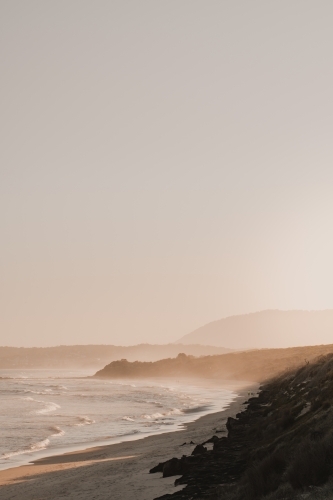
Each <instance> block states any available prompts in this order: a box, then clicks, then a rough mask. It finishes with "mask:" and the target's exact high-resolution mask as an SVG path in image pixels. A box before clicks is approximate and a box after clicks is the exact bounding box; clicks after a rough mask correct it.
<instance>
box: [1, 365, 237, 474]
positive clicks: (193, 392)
mask: <svg viewBox="0 0 333 500" xmlns="http://www.w3.org/2000/svg"><path fill="white" fill-rule="evenodd" d="M91 375H92V373H91V372H88V371H73V370H72V371H70V370H66V371H65V370H0V469H6V468H10V467H14V466H17V465H21V464H23V463H28V462H29V461H31V460H35V459H37V458H40V457H42V456H49V455H54V454H57V453H61V452H65V451H70V450H78V449H84V448H88V447H90V446H94V445H98V444H107V443H110V444H111V443H116V442H121V441H125V440H131V439H138V438H140V437H144V436H146V435H148V434H159V433H163V432H168V431H173V430H179V429H180V428H182V427H183V426H184V424H185V423H186V422H189V421H193V420H195V419H196V418H199V417H200V416H202V415H204V414H207V413H211V412H215V411H221V410H223V409H224V408H226V407H227V406H228V405H229V404H230V402H231V401H232V400H234V399H235V398H236V397H237V394H236V393H234V392H232V391H230V390H226V389H223V388H219V387H216V386H215V387H209V386H205V385H202V384H199V385H196V384H193V383H187V382H186V383H184V382H182V381H177V380H173V379H164V380H159V379H157V380H154V381H153V380H143V379H141V380H130V381H128V380H109V379H95V378H91V377H90V376H91Z"/></svg>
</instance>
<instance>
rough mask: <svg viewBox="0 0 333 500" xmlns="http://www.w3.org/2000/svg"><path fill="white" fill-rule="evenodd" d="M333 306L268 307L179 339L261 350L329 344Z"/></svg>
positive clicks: (183, 342)
mask: <svg viewBox="0 0 333 500" xmlns="http://www.w3.org/2000/svg"><path fill="white" fill-rule="evenodd" d="M332 341H333V309H328V310H325V311H278V310H267V311H261V312H256V313H251V314H243V315H240V316H229V317H227V318H224V319H220V320H218V321H213V322H212V323H208V324H207V325H205V326H202V327H200V328H198V329H197V330H194V331H193V332H191V333H188V334H187V335H184V337H182V338H181V339H179V341H178V343H181V344H209V345H215V346H224V347H229V348H231V349H257V348H258V349H260V348H279V347H282V348H284V347H294V346H301V345H318V344H329V343H331V342H332Z"/></svg>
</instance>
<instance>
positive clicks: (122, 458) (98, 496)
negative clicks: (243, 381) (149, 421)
mask: <svg viewBox="0 0 333 500" xmlns="http://www.w3.org/2000/svg"><path fill="white" fill-rule="evenodd" d="M223 386H224V385H223ZM227 388H230V389H232V390H234V391H235V392H237V393H238V394H239V397H238V398H237V399H236V400H235V401H234V402H233V403H231V404H230V406H229V407H228V408H226V409H225V410H224V411H221V412H217V413H211V414H209V415H205V416H203V417H201V418H199V419H198V420H196V421H195V422H191V423H189V424H187V425H186V428H185V429H183V430H180V431H176V432H169V433H165V434H159V435H155V436H148V437H145V438H143V439H139V440H136V441H127V442H123V443H119V444H112V445H106V446H100V447H95V448H89V449H86V450H82V451H79V452H77V451H76V452H71V453H65V454H62V455H57V456H52V457H48V458H43V459H40V460H38V461H36V462H34V463H32V464H29V465H24V466H21V467H16V468H12V469H7V470H4V471H0V498H1V499H2V500H9V499H13V500H14V499H15V500H23V499H24V500H58V499H61V498H66V499H75V500H79V499H80V500H102V499H103V500H105V499H110V500H111V499H112V500H153V499H154V498H156V497H158V496H161V495H164V494H167V493H169V494H171V493H173V492H175V491H177V490H181V489H182V488H183V486H180V487H175V486H174V481H175V479H176V477H178V476H173V477H170V478H164V479H163V478H162V474H161V473H156V474H149V469H151V468H152V467H154V466H155V465H157V464H158V463H159V462H165V461H166V460H168V459H170V458H172V457H178V458H180V457H181V456H182V455H184V454H185V455H190V454H191V452H192V450H193V448H194V445H189V444H186V445H184V446H181V445H182V444H183V443H184V442H186V443H189V442H190V441H193V442H194V443H195V444H198V443H202V442H204V441H205V440H207V439H209V438H210V437H211V436H212V435H214V434H216V433H217V430H218V431H223V432H224V433H225V435H226V430H225V423H226V421H227V418H228V417H229V416H235V415H236V413H238V412H239V411H240V410H241V409H242V408H244V406H242V405H243V403H244V401H246V400H247V399H248V391H253V392H256V391H257V388H258V386H253V385H252V386H251V387H247V386H246V387H245V388H244V386H243V388H240V384H239V383H238V384H237V385H236V386H235V385H232V384H230V386H229V387H227ZM223 432H220V433H218V434H217V435H218V436H223V435H224V434H223Z"/></svg>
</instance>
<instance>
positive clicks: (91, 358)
mask: <svg viewBox="0 0 333 500" xmlns="http://www.w3.org/2000/svg"><path fill="white" fill-rule="evenodd" d="M181 352H183V353H186V354H189V355H193V356H207V355H211V354H224V353H227V352H231V350H230V349H225V348H223V347H211V346H207V345H206V346H203V345H186V346H183V345H182V344H167V345H151V344H139V345H134V346H125V347H124V346H114V345H73V346H57V347H0V369H1V368H2V369H4V368H82V369H84V368H94V369H98V368H102V367H103V366H105V365H106V364H107V363H110V362H111V361H114V360H117V359H123V358H126V359H128V360H129V361H157V360H159V359H163V358H166V357H168V356H169V357H175V356H177V355H178V354H179V353H181Z"/></svg>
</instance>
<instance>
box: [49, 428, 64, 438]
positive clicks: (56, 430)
mask: <svg viewBox="0 0 333 500" xmlns="http://www.w3.org/2000/svg"><path fill="white" fill-rule="evenodd" d="M50 431H53V434H51V436H52V437H60V436H64V434H65V431H63V430H62V429H60V427H58V426H57V425H54V426H52V427H50Z"/></svg>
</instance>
